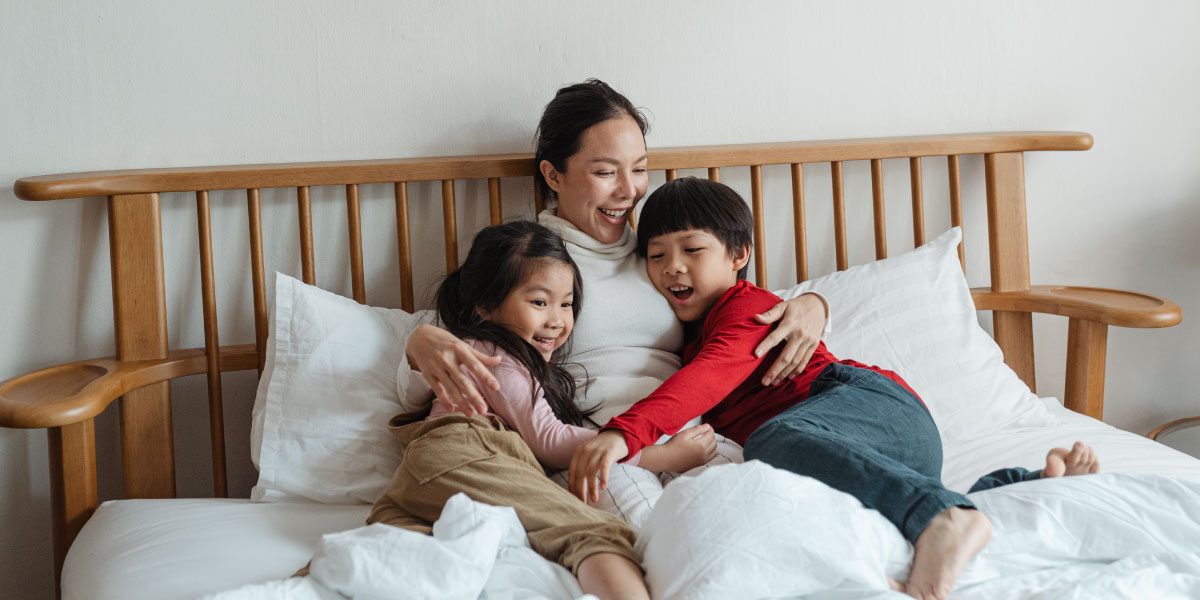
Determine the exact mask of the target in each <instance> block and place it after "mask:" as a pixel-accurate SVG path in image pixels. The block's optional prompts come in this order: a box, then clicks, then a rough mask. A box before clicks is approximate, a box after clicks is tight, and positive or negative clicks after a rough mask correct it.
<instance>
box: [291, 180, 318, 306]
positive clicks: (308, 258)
mask: <svg viewBox="0 0 1200 600" xmlns="http://www.w3.org/2000/svg"><path fill="white" fill-rule="evenodd" d="M296 204H297V211H296V212H297V213H298V215H299V218H300V273H301V276H300V278H301V280H302V281H304V283H307V284H308V285H317V266H316V260H315V258H314V257H313V254H314V252H315V250H314V248H313V246H314V244H313V230H312V194H311V193H310V192H309V188H308V186H300V187H298V188H296Z"/></svg>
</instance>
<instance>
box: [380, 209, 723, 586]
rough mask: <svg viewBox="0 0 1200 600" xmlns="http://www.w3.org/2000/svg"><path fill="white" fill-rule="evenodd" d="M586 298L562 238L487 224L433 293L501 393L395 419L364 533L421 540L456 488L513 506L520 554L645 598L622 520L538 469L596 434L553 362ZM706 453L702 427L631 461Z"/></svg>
mask: <svg viewBox="0 0 1200 600" xmlns="http://www.w3.org/2000/svg"><path fill="white" fill-rule="evenodd" d="M582 301H583V280H582V277H581V276H580V274H579V269H578V268H577V267H576V266H575V263H574V261H572V260H571V257H570V255H569V254H567V249H566V247H565V246H564V245H563V241H562V239H561V238H560V237H558V235H557V234H555V233H554V232H553V231H551V230H550V229H548V228H546V227H544V226H541V225H538V224H536V223H532V222H514V223H508V224H505V225H495V226H492V227H488V228H486V229H484V230H482V231H480V232H479V234H477V235H476V236H475V239H474V241H473V242H472V245H471V250H470V252H469V253H468V255H467V259H466V261H465V262H464V263H463V265H462V266H461V267H460V268H459V269H458V270H456V271H454V272H453V273H451V274H450V275H449V276H447V277H446V280H445V281H444V282H443V283H442V285H441V287H440V288H439V289H438V294H437V308H438V316H439V318H440V319H441V321H442V323H443V325H444V326H445V327H446V329H447V330H448V331H450V332H451V333H453V334H454V335H455V336H457V337H459V338H461V339H463V341H464V342H466V343H467V344H469V345H470V346H471V347H472V348H473V349H474V350H476V351H478V352H480V353H481V354H483V355H486V356H492V357H496V358H497V359H498V361H499V362H498V364H497V365H496V366H494V367H492V368H491V369H490V373H491V375H492V376H494V377H495V379H496V381H497V382H498V383H499V386H498V387H497V388H492V387H489V386H480V389H481V390H483V399H484V402H485V410H483V411H481V412H479V413H478V414H475V415H473V416H468V415H467V414H464V413H462V412H453V408H452V407H451V405H450V404H449V403H447V402H445V401H444V399H443V401H442V402H435V403H434V405H433V409H432V411H431V413H430V414H429V416H428V418H426V419H425V420H422V421H416V422H413V419H412V418H411V417H412V416H413V415H412V414H411V413H409V414H405V415H399V416H397V417H396V418H393V419H392V422H391V428H392V431H393V432H394V433H395V435H396V436H397V437H398V438H399V439H400V443H401V444H402V445H403V446H404V449H405V451H404V460H403V462H402V463H401V465H400V467H399V468H397V469H396V474H395V475H394V476H393V478H392V482H391V484H390V485H389V486H388V489H387V490H386V491H385V492H384V494H383V495H382V496H380V498H379V499H378V500H377V501H376V502H375V506H374V507H373V508H372V511H371V516H370V517H369V518H368V520H367V522H368V523H376V522H382V523H387V524H390V525H395V526H398V527H404V528H406V529H412V530H416V531H422V532H425V533H430V532H431V531H432V522H433V521H435V520H436V519H437V518H438V516H439V515H440V514H441V511H442V507H443V506H444V505H445V503H446V501H447V500H448V499H449V498H450V496H452V495H454V494H456V493H458V492H465V493H466V494H467V495H468V496H470V497H471V498H472V499H474V500H476V501H479V502H484V503H487V504H494V505H501V506H511V507H513V508H514V509H515V510H516V512H517V516H518V518H520V520H521V524H522V525H523V526H524V527H525V530H526V532H527V533H528V535H529V542H530V545H531V546H532V547H533V549H534V550H535V551H537V552H538V553H539V554H541V555H542V556H545V557H546V558H547V559H549V560H552V561H555V562H558V563H559V564H561V565H563V566H565V567H567V568H569V569H571V571H572V572H573V573H575V574H576V576H577V577H578V578H579V583H580V586H581V587H582V589H583V591H584V592H586V593H590V594H594V595H596V596H598V597H600V598H649V594H648V593H647V591H646V586H645V582H644V581H643V579H642V574H641V571H640V568H639V567H638V562H639V561H638V557H637V555H636V554H635V553H634V550H633V543H634V538H635V536H634V532H633V530H632V529H631V528H630V527H629V526H628V525H626V524H625V522H624V521H622V520H621V519H619V518H617V517H614V516H612V515H610V514H608V513H605V512H603V511H601V510H598V509H596V508H593V507H590V506H587V505H586V504H584V503H583V502H581V501H579V500H578V499H576V498H575V497H573V496H572V495H571V494H570V493H569V492H568V491H566V490H565V489H563V488H561V487H559V486H558V485H556V484H555V483H553V482H552V481H550V479H549V478H547V477H546V475H545V472H544V471H543V465H545V466H546V467H549V468H554V469H564V468H566V467H567V466H568V464H569V463H570V460H571V455H572V453H573V452H574V449H575V447H576V446H578V445H579V444H581V443H583V442H585V441H587V440H589V439H591V438H593V437H595V435H596V432H595V431H592V430H589V429H584V428H582V427H580V425H582V424H583V421H584V418H585V415H584V414H583V413H582V412H581V411H580V409H579V408H578V407H576V405H575V403H574V401H573V398H574V395H575V381H574V379H573V378H572V377H571V376H570V375H569V374H568V373H567V372H566V371H565V370H563V368H562V365H561V364H560V362H559V361H557V360H555V359H554V358H553V357H554V354H555V351H556V350H558V349H559V348H561V347H562V346H563V345H564V344H565V343H566V342H567V339H568V338H569V336H570V335H571V330H572V328H573V326H574V324H575V318H576V317H577V316H578V314H579V310H580V307H581V304H582ZM715 452H716V440H715V437H714V436H713V433H712V428H711V427H709V426H707V425H702V426H699V427H695V428H692V429H690V430H686V431H684V432H682V434H681V435H677V436H675V438H673V439H672V441H671V442H669V443H667V444H664V445H662V446H655V447H652V448H646V449H645V450H643V451H642V452H641V453H640V454H639V455H638V456H637V457H635V460H638V461H639V462H640V464H641V465H642V466H643V467H645V468H647V469H650V470H654V471H683V470H687V469H690V468H692V467H695V466H699V465H701V464H704V463H705V462H706V461H708V460H709V459H710V458H711V457H712V456H713V454H715Z"/></svg>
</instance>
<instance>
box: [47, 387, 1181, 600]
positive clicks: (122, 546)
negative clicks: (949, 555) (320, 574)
mask: <svg viewBox="0 0 1200 600" xmlns="http://www.w3.org/2000/svg"><path fill="white" fill-rule="evenodd" d="M1045 402H1046V404H1047V406H1048V407H1049V408H1050V410H1051V411H1052V412H1053V413H1054V414H1055V415H1056V416H1057V417H1058V419H1059V421H1060V423H1059V424H1058V425H1057V426H1054V427H1041V428H1013V429H1010V430H1006V431H1004V432H1002V433H998V434H995V435H990V436H987V437H982V438H979V439H975V440H971V441H969V442H963V443H959V444H957V445H953V446H948V447H946V448H945V470H944V473H943V477H944V479H945V481H946V483H947V485H948V486H950V487H952V488H954V489H958V490H965V489H966V488H968V487H970V485H971V483H972V482H974V480H975V479H976V478H978V477H979V476H980V475H983V474H985V473H987V472H989V471H992V470H994V469H997V468H1001V467H1007V466H1024V467H1027V468H1031V469H1033V468H1038V467H1040V466H1041V464H1042V462H1043V460H1044V457H1045V453H1046V450H1047V449H1048V448H1050V447H1051V446H1056V445H1057V446H1066V445H1069V444H1070V443H1071V442H1073V441H1075V440H1083V441H1085V442H1087V443H1089V444H1091V445H1092V446H1093V447H1095V448H1096V449H1097V451H1098V453H1099V455H1100V458H1101V461H1102V464H1103V470H1104V471H1105V472H1115V473H1135V474H1136V473H1153V474H1159V475H1180V476H1186V477H1196V478H1200V460H1196V459H1194V458H1192V457H1190V456H1187V455H1185V454H1183V453H1180V452H1177V451H1175V450H1172V449H1170V448H1168V447H1166V446H1163V445H1161V444H1158V443H1156V442H1152V441H1150V440H1148V439H1146V438H1144V437H1142V436H1139V435H1136V434H1132V433H1129V432H1125V431H1121V430H1118V429H1115V428H1113V427H1110V426H1108V425H1105V424H1104V423H1101V422H1099V421H1096V420H1095V419H1091V418H1088V417H1085V416H1082V415H1078V414H1075V413H1072V412H1070V411H1068V410H1066V409H1065V408H1063V407H1062V406H1061V405H1059V404H1058V402H1057V401H1054V400H1052V399H1047V400H1045ZM369 510H370V507H369V506H367V505H355V506H341V505H326V504H298V503H296V504H292V503H289V504H253V503H250V502H249V501H247V500H215V499H178V500H119V501H113V502H106V503H104V504H103V505H101V506H100V508H99V509H98V510H97V511H96V514H95V515H94V516H93V517H92V518H91V520H89V521H88V523H87V525H86V526H85V527H84V528H83V530H82V531H81V532H80V534H79V537H78V538H77V539H76V540H75V543H74V545H73V546H72V547H71V550H70V553H69V554H68V555H67V560H66V564H65V565H64V567H63V576H62V589H63V598H65V599H67V600H71V599H75V598H94V599H103V598H160V599H170V598H189V599H190V598H196V597H198V596H202V595H205V594H209V593H214V592H218V591H221V590H228V589H231V588H236V587H239V586H242V585H246V584H249V583H255V582H264V581H269V580H273V579H280V578H284V577H287V576H288V575H290V574H291V573H293V572H295V571H296V569H298V568H300V567H302V566H304V565H305V564H306V563H307V561H308V560H309V558H310V557H311V556H312V552H313V549H314V548H315V547H316V544H317V541H318V540H319V539H320V536H321V535H322V534H325V533H332V532H336V531H344V530H348V529H353V528H355V527H359V526H361V525H362V524H363V523H364V520H365V518H366V516H367V513H368V512H369Z"/></svg>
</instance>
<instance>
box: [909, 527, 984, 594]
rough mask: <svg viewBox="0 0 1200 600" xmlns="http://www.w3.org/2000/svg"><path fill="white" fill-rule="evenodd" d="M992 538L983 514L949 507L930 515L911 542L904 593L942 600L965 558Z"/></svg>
mask: <svg viewBox="0 0 1200 600" xmlns="http://www.w3.org/2000/svg"><path fill="white" fill-rule="evenodd" d="M991 537H992V524H991V522H990V521H988V519H987V517H985V516H983V513H981V512H979V511H977V510H974V509H970V508H961V507H958V506H952V507H950V508H947V509H946V510H944V511H942V512H941V513H940V514H938V516H936V517H934V518H933V520H932V521H930V522H929V525H927V526H926V527H925V531H923V532H921V537H919V538H917V543H916V544H914V545H913V566H912V573H911V574H909V576H908V581H907V582H906V583H905V584H904V593H906V594H908V595H909V596H912V597H913V598H919V599H921V600H935V599H936V600H946V598H948V597H949V596H950V590H953V589H954V582H955V581H956V580H958V576H959V575H960V574H962V570H963V567H966V566H967V561H968V560H969V559H970V558H971V557H972V556H975V554H977V553H978V552H979V551H980V550H982V549H983V547H984V546H986V545H987V543H988V540H990V539H991Z"/></svg>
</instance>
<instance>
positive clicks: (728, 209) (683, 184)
mask: <svg viewBox="0 0 1200 600" xmlns="http://www.w3.org/2000/svg"><path fill="white" fill-rule="evenodd" d="M687 229H701V230H704V231H707V232H709V233H711V234H713V236H715V237H716V238H717V239H719V240H721V243H722V244H723V245H724V246H725V251H726V252H728V253H729V257H730V258H737V257H738V256H739V255H740V254H741V252H742V250H743V249H746V248H749V247H751V246H752V244H753V242H754V233H753V230H754V218H753V217H752V216H750V208H749V207H747V206H746V201H745V200H742V197H741V196H739V195H738V193H737V192H735V191H733V188H731V187H729V186H727V185H725V184H723V183H718V182H716V181H709V180H708V179H697V178H695V177H680V178H678V179H674V180H671V181H668V182H666V183H665V184H663V185H662V186H660V187H659V188H658V189H657V190H654V193H652V194H650V196H649V197H648V198H646V202H645V203H644V204H643V205H642V214H641V215H640V216H638V228H637V241H638V245H637V253H638V256H641V257H642V258H645V257H646V246H648V245H649V244H650V238H652V237H656V236H660V235H666V234H668V233H675V232H677V231H684V230H687ZM749 267H750V263H749V262H747V263H746V266H744V267H742V269H741V270H740V271H738V279H745V278H746V271H747V270H748V269H749Z"/></svg>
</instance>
